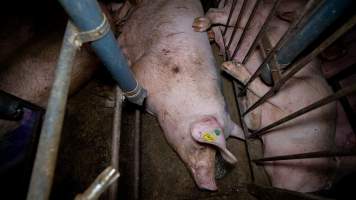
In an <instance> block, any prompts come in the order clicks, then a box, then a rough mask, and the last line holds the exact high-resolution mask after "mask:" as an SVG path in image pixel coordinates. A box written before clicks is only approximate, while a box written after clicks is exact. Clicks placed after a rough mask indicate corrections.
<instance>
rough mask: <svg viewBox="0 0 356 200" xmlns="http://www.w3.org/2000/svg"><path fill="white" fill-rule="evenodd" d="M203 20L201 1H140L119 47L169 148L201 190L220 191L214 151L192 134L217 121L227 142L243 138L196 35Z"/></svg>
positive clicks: (202, 39)
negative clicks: (197, 24)
mask: <svg viewBox="0 0 356 200" xmlns="http://www.w3.org/2000/svg"><path fill="white" fill-rule="evenodd" d="M202 14H203V9H202V6H201V3H200V1H199V0H186V1H181V0H169V1H168V0H155V1H148V0H146V1H142V2H140V3H139V4H138V6H137V8H136V10H134V11H133V12H132V14H131V16H130V18H129V19H128V21H127V23H126V24H125V26H124V27H123V29H122V34H121V35H120V37H119V43H120V45H121V46H122V48H123V51H124V53H125V55H126V56H127V58H128V60H129V63H130V64H131V65H132V70H133V72H134V74H135V76H136V78H137V80H138V81H139V82H140V83H141V84H142V85H143V87H144V88H146V89H147V91H148V96H147V100H146V106H147V109H148V110H149V112H150V113H153V114H154V115H155V116H157V118H158V120H159V123H160V125H161V127H162V129H163V131H164V135H165V137H166V139H167V141H168V143H169V144H170V145H171V146H172V148H173V149H174V150H175V151H176V152H177V153H178V154H179V156H180V157H181V159H182V160H183V162H184V163H185V164H186V166H187V168H188V169H189V170H190V172H191V174H192V176H193V178H194V179H195V182H196V184H197V186H198V187H199V188H201V189H206V190H216V189H217V186H216V183H215V178H214V171H215V169H214V160H215V148H213V147H212V146H210V145H202V144H199V143H197V142H196V141H194V140H193V138H192V133H191V130H193V129H194V127H195V126H198V125H199V124H203V123H205V122H206V120H208V121H209V120H212V121H214V120H215V121H217V122H218V124H219V125H220V127H222V128H223V131H224V135H225V137H227V136H229V135H235V136H239V137H243V136H242V131H241V129H240V128H239V127H238V126H237V125H236V124H235V123H233V122H232V121H231V119H230V116H229V115H228V113H227V111H226V109H225V107H226V105H225V102H224V98H223V96H222V94H221V91H220V87H219V81H220V80H219V74H218V71H217V69H216V64H215V61H214V57H213V54H212V51H211V47H210V45H209V40H208V37H207V34H206V33H197V32H194V31H193V29H192V23H193V21H194V18H196V17H198V16H200V15H202ZM207 124H216V123H207ZM206 128H207V129H211V128H217V127H212V126H210V127H206Z"/></svg>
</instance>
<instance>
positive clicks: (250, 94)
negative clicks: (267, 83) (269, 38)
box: [222, 61, 265, 130]
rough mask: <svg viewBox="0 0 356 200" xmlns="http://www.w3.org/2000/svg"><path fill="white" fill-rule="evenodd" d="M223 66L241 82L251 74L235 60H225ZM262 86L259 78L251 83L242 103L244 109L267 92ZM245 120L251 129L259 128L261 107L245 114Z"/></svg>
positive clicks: (245, 80) (246, 79)
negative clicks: (258, 80)
mask: <svg viewBox="0 0 356 200" xmlns="http://www.w3.org/2000/svg"><path fill="white" fill-rule="evenodd" d="M222 68H223V69H224V70H225V71H227V72H228V73H229V74H231V75H233V77H234V78H236V79H237V80H239V81H240V82H241V83H246V82H247V81H248V79H249V78H250V76H251V75H250V73H249V72H248V71H247V70H246V68H245V67H243V66H242V65H239V64H237V63H235V62H231V61H228V62H224V63H223V64H222ZM261 86H262V84H258V82H257V80H255V81H253V82H252V83H251V84H250V85H249V87H248V90H247V94H246V95H247V97H246V98H245V99H244V102H243V104H242V106H243V107H244V110H246V109H247V108H248V107H250V106H251V105H252V104H253V103H254V102H256V101H257V100H258V99H259V98H260V97H261V94H263V93H264V92H265V91H263V88H262V87H261ZM244 121H245V123H246V125H247V127H248V128H249V129H252V130H257V129H259V128H260V127H261V107H257V108H256V109H255V110H253V111H251V112H250V113H248V114H247V115H246V116H244Z"/></svg>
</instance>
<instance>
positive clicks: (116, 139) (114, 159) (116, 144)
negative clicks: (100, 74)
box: [109, 86, 124, 200]
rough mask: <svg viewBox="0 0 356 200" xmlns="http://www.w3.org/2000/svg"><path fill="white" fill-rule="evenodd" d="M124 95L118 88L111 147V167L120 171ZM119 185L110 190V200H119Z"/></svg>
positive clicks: (114, 185)
mask: <svg viewBox="0 0 356 200" xmlns="http://www.w3.org/2000/svg"><path fill="white" fill-rule="evenodd" d="M123 97H124V96H123V94H122V91H121V89H120V88H119V87H118V86H117V87H116V103H115V111H114V122H113V130H112V146H111V153H112V155H111V166H112V167H113V168H114V169H115V170H117V171H119V158H120V156H119V155H120V136H121V113H122V101H123ZM117 187H118V183H117V182H114V183H113V184H112V185H111V186H110V189H109V199H110V200H115V199H117V190H118V188H117Z"/></svg>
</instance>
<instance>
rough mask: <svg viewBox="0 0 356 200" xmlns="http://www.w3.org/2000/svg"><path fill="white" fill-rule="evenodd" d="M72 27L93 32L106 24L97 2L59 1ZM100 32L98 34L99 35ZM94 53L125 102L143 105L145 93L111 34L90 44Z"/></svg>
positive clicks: (109, 32)
mask: <svg viewBox="0 0 356 200" xmlns="http://www.w3.org/2000/svg"><path fill="white" fill-rule="evenodd" d="M59 2H60V3H61V5H62V6H63V8H64V9H65V10H66V12H67V13H68V15H69V16H70V18H71V20H72V21H73V23H74V24H75V25H76V26H77V27H78V28H79V29H80V30H81V31H85V32H88V31H92V30H96V29H97V28H98V27H100V25H101V24H103V23H105V20H106V18H105V17H103V16H104V15H103V13H102V11H101V9H100V7H99V5H98V3H97V2H96V0H76V1H73V0H59ZM99 33H100V32H98V34H99ZM91 46H92V48H93V49H94V51H95V53H96V54H97V55H98V57H99V58H100V59H101V61H102V62H103V63H104V65H105V66H106V67H107V69H108V70H109V71H110V73H111V75H112V76H113V78H114V79H115V80H116V82H117V83H118V85H119V86H120V88H121V89H122V91H123V92H124V94H125V96H126V97H127V99H128V100H129V101H131V102H133V103H136V104H138V105H142V103H143V100H144V98H145V97H146V96H147V92H146V90H145V89H143V88H142V87H141V85H140V84H138V82H137V81H136V79H135V78H134V75H133V73H132V71H131V70H130V68H129V66H128V63H127V61H126V58H125V56H124V54H123V53H122V50H121V49H120V48H119V45H118V43H117V41H116V39H115V36H114V34H113V32H112V31H111V30H109V31H108V32H107V33H106V34H105V35H103V36H102V37H101V38H99V39H97V40H95V41H93V42H92V43H91Z"/></svg>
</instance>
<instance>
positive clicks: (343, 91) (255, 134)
mask: <svg viewBox="0 0 356 200" xmlns="http://www.w3.org/2000/svg"><path fill="white" fill-rule="evenodd" d="M354 92H356V84H353V85H352V86H349V87H346V88H344V89H341V90H339V91H337V92H336V93H334V94H332V95H329V96H327V97H325V98H323V99H321V100H319V101H317V102H315V103H313V104H311V105H309V106H307V107H304V108H302V109H300V110H298V111H296V112H294V113H292V114H290V115H288V116H286V117H284V118H282V119H280V120H278V121H276V122H274V123H272V124H270V125H268V126H266V127H264V128H261V129H260V130H257V131H255V132H253V133H252V135H250V138H255V137H259V136H262V135H264V134H266V133H267V131H269V130H271V129H272V128H274V127H276V126H278V125H281V124H283V123H286V122H288V121H290V120H292V119H295V118H297V117H299V116H301V115H303V114H305V113H307V112H310V111H312V110H314V109H317V108H319V107H321V106H324V105H326V104H328V103H331V102H333V101H336V100H338V99H340V98H342V97H344V96H347V95H350V94H352V93H354Z"/></svg>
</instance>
